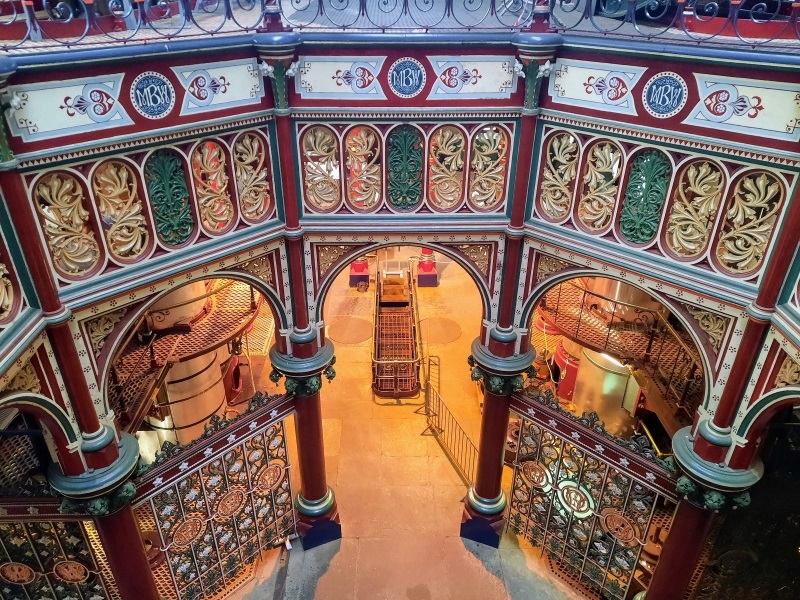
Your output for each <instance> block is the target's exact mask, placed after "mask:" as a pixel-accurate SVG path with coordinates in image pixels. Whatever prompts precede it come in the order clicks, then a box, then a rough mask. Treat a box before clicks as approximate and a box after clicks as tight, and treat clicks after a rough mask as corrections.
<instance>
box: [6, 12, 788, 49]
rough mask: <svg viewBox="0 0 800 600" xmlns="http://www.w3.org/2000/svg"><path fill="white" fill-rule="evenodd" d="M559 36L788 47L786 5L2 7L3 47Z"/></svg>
mask: <svg viewBox="0 0 800 600" xmlns="http://www.w3.org/2000/svg"><path fill="white" fill-rule="evenodd" d="M270 19H274V22H275V24H277V23H278V20H280V23H282V26H283V27H285V28H287V29H293V30H297V31H358V30H362V31H373V32H374V31H383V32H385V31H399V32H433V31H452V32H459V33H463V32H464V31H465V30H467V31H490V32H491V31H494V32H509V31H519V30H526V29H530V30H535V31H539V32H541V31H557V32H565V33H575V34H580V35H599V36H602V37H615V38H639V39H658V40H659V41H660V42H672V43H702V44H719V45H726V46H742V45H746V46H749V47H752V48H757V47H768V48H776V47H793V48H796V47H798V46H799V45H800V44H798V38H800V3H798V2H792V1H788V0H0V48H2V49H3V50H4V51H6V52H11V51H14V50H18V51H26V52H30V51H52V50H58V49H62V48H65V47H72V46H91V45H102V46H107V45H109V44H113V45H116V44H125V43H135V44H143V43H153V42H156V41H166V40H172V39H175V38H192V37H194V38H197V37H206V38H207V37H208V36H217V35H233V34H241V33H247V32H254V31H258V30H259V29H262V28H265V27H267V26H268V21H269V20H270Z"/></svg>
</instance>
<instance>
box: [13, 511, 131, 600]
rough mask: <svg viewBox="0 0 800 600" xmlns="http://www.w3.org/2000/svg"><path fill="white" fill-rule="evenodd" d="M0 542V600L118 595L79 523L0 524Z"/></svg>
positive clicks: (105, 599)
mask: <svg viewBox="0 0 800 600" xmlns="http://www.w3.org/2000/svg"><path fill="white" fill-rule="evenodd" d="M0 542H2V543H0V579H2V584H1V585H0V598H2V599H3V600H17V599H19V600H28V599H33V598H37V599H42V600H44V599H50V600H76V599H78V598H80V599H86V600H112V599H116V598H119V594H118V592H117V591H116V589H115V585H114V582H113V580H112V579H111V576H110V573H109V572H108V568H107V567H105V568H104V565H103V564H102V562H103V561H102V558H101V557H100V556H98V552H102V551H101V550H99V542H98V541H97V540H94V544H93V543H92V541H90V538H89V536H88V535H87V532H86V530H85V529H84V525H83V524H82V523H81V522H80V521H62V522H52V521H39V522H12V523H0Z"/></svg>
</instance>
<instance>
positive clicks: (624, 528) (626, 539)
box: [600, 508, 641, 547]
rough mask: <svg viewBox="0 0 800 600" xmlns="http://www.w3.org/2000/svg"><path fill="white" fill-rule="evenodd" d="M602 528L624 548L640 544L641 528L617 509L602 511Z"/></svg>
mask: <svg viewBox="0 0 800 600" xmlns="http://www.w3.org/2000/svg"><path fill="white" fill-rule="evenodd" d="M600 527H602V528H603V531H605V532H606V533H608V534H609V535H613V536H614V537H615V538H617V541H619V543H620V544H622V545H623V546H629V547H630V546H636V545H637V544H638V543H639V538H640V536H641V531H640V530H639V527H638V526H637V525H636V523H634V522H633V521H631V520H630V519H629V518H628V517H626V516H625V515H623V514H622V513H621V512H620V511H619V510H618V509H616V508H604V509H603V510H601V511H600Z"/></svg>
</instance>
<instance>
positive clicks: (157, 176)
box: [144, 150, 195, 246]
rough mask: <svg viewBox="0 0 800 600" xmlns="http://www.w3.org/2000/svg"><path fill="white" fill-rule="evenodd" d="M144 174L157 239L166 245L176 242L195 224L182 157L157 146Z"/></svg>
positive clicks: (174, 244)
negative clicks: (157, 148) (158, 148)
mask: <svg viewBox="0 0 800 600" xmlns="http://www.w3.org/2000/svg"><path fill="white" fill-rule="evenodd" d="M144 177H145V181H146V182H147V189H148V191H149V192H150V204H152V206H153V215H154V216H155V221H156V233H158V239H160V240H161V241H162V242H164V243H165V244H167V245H168V246H180V245H181V244H183V243H184V242H186V241H187V240H188V239H189V238H190V237H191V235H192V232H193V231H194V227H195V223H194V217H193V216H192V209H191V207H190V206H189V189H188V188H187V186H186V173H185V171H184V168H183V161H182V160H181V159H180V157H179V156H178V154H177V153H175V152H173V151H171V150H157V151H156V152H154V153H153V154H152V155H151V156H150V158H149V159H147V164H145V167H144Z"/></svg>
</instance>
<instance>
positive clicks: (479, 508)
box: [461, 338, 535, 548]
mask: <svg viewBox="0 0 800 600" xmlns="http://www.w3.org/2000/svg"><path fill="white" fill-rule="evenodd" d="M534 356H535V354H534V352H533V349H529V350H528V351H527V352H525V353H523V354H517V355H515V356H512V357H498V356H495V355H494V354H491V353H490V352H489V350H488V349H487V348H486V347H485V346H483V345H482V344H481V340H480V338H478V339H476V340H475V341H474V342H472V355H471V356H470V357H469V365H470V367H472V379H473V380H476V381H478V380H482V381H483V385H484V396H483V414H482V415H481V435H480V441H479V443H478V468H477V473H476V475H475V482H474V483H473V485H472V487H470V489H469V492H467V501H466V502H465V503H464V514H463V515H462V518H461V537H463V538H467V539H470V540H473V541H475V542H480V543H482V544H486V545H487V546H492V547H494V548H497V547H498V546H499V545H500V536H501V535H502V531H503V527H504V526H505V508H506V503H507V498H506V494H505V492H504V491H503V489H502V487H501V480H502V477H503V455H504V453H505V445H506V435H507V432H508V418H509V415H510V412H511V394H512V393H513V392H515V391H519V390H521V389H522V384H523V381H524V380H523V377H522V373H524V372H530V366H531V362H533V359H534Z"/></svg>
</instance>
